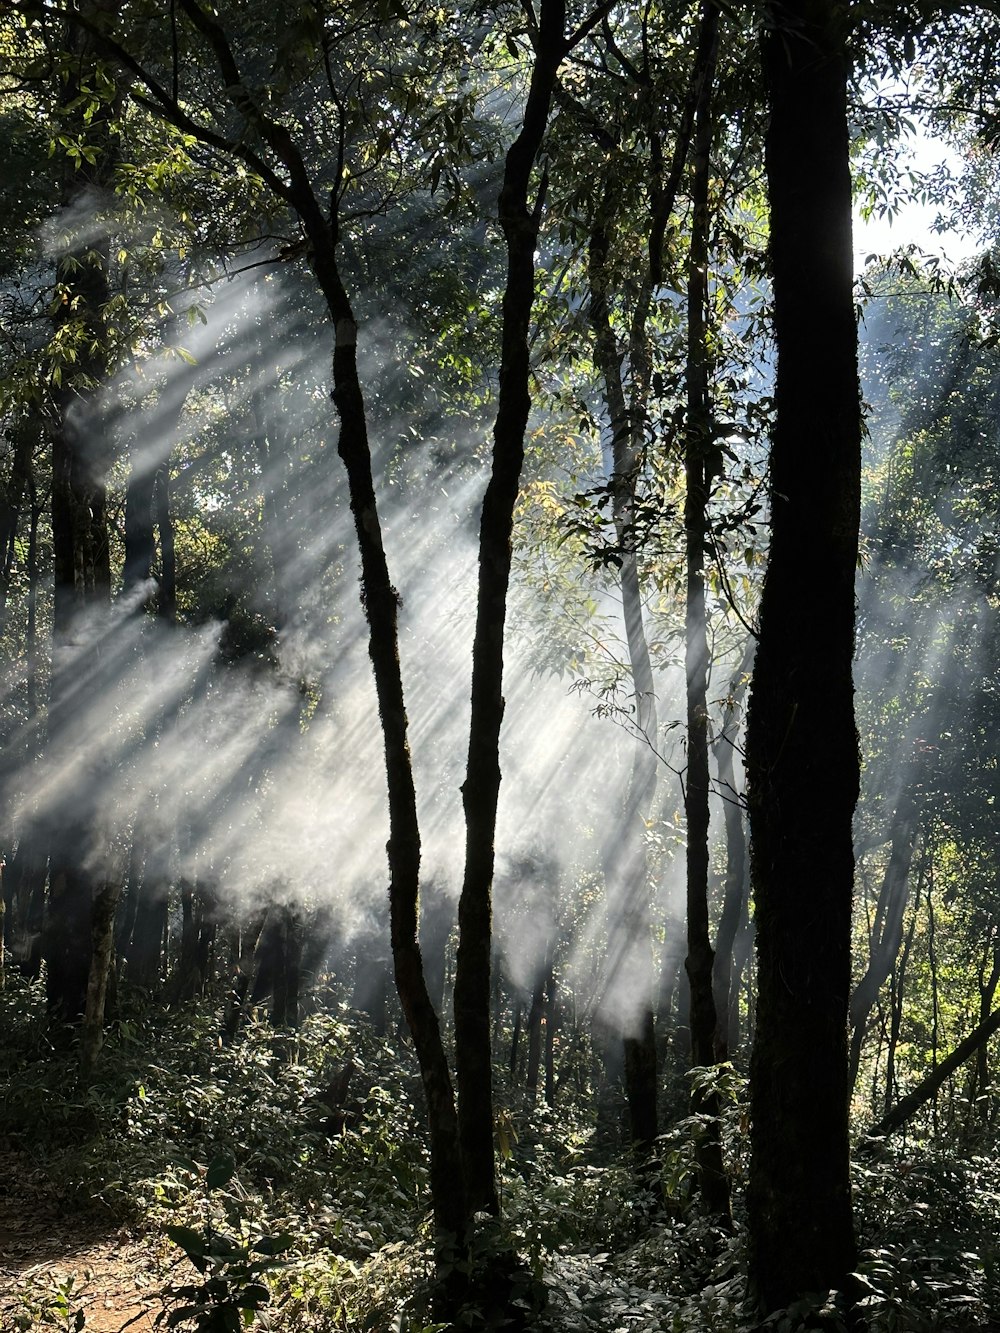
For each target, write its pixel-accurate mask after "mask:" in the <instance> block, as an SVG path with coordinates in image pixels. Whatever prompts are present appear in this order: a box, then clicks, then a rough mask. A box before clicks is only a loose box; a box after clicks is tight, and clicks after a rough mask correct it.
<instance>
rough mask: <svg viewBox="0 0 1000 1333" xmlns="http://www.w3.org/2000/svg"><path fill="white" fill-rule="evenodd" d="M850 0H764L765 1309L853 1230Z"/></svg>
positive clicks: (756, 874)
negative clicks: (768, 268)
mask: <svg viewBox="0 0 1000 1333" xmlns="http://www.w3.org/2000/svg"><path fill="white" fill-rule="evenodd" d="M845 22H846V12H845V11H844V7H843V6H840V5H838V4H836V3H834V0H789V2H788V3H783V4H777V3H775V4H770V5H768V7H767V22H766V25H765V37H764V43H765V51H764V57H765V64H766V69H767V74H768V81H769V93H770V106H771V120H770V127H769V130H768V135H767V145H766V166H767V179H768V192H769V198H770V205H771V265H772V274H773V288H774V328H775V335H776V342H777V349H778V362H777V378H776V384H775V407H776V422H775V427H774V435H773V441H772V447H771V548H770V560H769V564H768V570H767V575H766V578H765V581H764V588H763V593H762V597H761V607H760V638H759V642H758V645H757V657H756V664H755V668H754V679H753V687H752V694H751V700H750V708H749V717H748V729H747V788H748V798H749V809H750V827H751V840H752V841H751V854H752V866H753V884H754V902H755V909H756V912H755V915H756V928H757V960H758V963H757V982H758V990H757V1016H756V1033H755V1040H754V1047H753V1056H752V1061H751V1119H752V1130H751V1145H752V1152H751V1168H750V1181H749V1191H748V1209H749V1242H750V1278H751V1284H752V1289H753V1294H754V1298H755V1300H756V1302H757V1305H758V1307H759V1308H760V1310H761V1312H762V1313H767V1312H769V1311H771V1310H775V1309H778V1308H782V1307H785V1306H787V1305H789V1304H790V1303H792V1302H794V1301H796V1300H798V1299H799V1298H800V1297H802V1296H803V1295H804V1294H805V1293H806V1292H826V1291H828V1290H830V1288H843V1287H844V1286H845V1284H846V1283H847V1280H848V1274H849V1273H850V1272H851V1270H852V1269H853V1267H854V1262H855V1257H856V1248H855V1240H854V1227H853V1218H852V1209H851V1188H850V1172H849V1143H848V1099H849V1092H850V1087H849V1080H848V1052H847V1007H848V1000H849V996H850V980H851V958H850V940H851V902H852V894H853V879H854V857H853V847H852V828H851V824H852V816H853V812H854V806H855V802H856V800H857V794H858V781H859V759H858V740H857V732H856V729H855V722H854V707H853V682H852V678H851V665H852V658H853V652H854V607H855V594H854V579H855V572H856V569H857V560H858V527H859V511H860V477H861V415H860V405H859V393H858V378H857V332H856V327H855V315H854V300H853V255H852V244H851V213H852V202H851V178H850V169H849V136H848V129H847V73H848V65H847V55H846V41H845V38H846V34H845V31H844V27H843V24H844V23H845Z"/></svg>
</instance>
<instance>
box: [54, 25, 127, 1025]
mask: <svg viewBox="0 0 1000 1333" xmlns="http://www.w3.org/2000/svg"><path fill="white" fill-rule="evenodd" d="M102 8H104V9H110V10H112V11H113V10H114V9H116V8H117V5H115V4H110V5H103V6H102ZM66 42H67V46H68V48H69V49H70V50H71V51H72V52H73V53H74V56H75V57H77V59H78V61H79V65H80V67H81V72H74V73H72V74H70V76H69V78H68V82H67V84H66V88H65V105H66V106H67V107H68V108H71V109H72V108H73V104H74V102H75V99H76V98H77V97H78V96H79V95H80V93H81V79H82V77H83V74H84V73H85V71H86V69H87V66H88V64H89V62H90V61H91V60H93V59H94V56H95V43H94V41H93V39H92V38H90V37H89V36H85V35H83V34H82V33H81V32H80V31H79V30H78V29H77V28H75V27H72V26H71V27H70V28H69V29H68V31H67V34H66ZM71 114H76V113H75V112H73V111H72V110H71ZM116 114H117V107H116V106H115V105H113V104H109V103H101V104H100V106H99V107H98V108H97V109H96V110H94V112H93V115H92V117H91V119H90V121H89V122H84V121H83V119H82V113H81V114H80V122H79V128H80V131H81V133H83V134H85V135H86V136H87V138H88V140H89V141H90V142H92V143H93V142H97V143H99V145H100V153H99V155H98V157H97V161H96V165H92V164H90V163H88V162H86V161H83V162H80V161H78V162H76V163H75V164H70V163H69V162H67V163H66V165H65V167H64V177H63V189H62V207H63V211H64V214H65V216H66V217H67V219H68V222H67V225H68V227H69V228H70V229H71V230H72V228H74V227H75V226H76V225H78V223H77V221H76V220H75V219H76V218H77V216H78V215H83V214H84V213H85V214H87V215H89V214H90V213H92V212H93V210H94V207H95V203H96V202H97V201H99V200H100V199H101V198H102V197H103V196H104V195H105V194H106V193H107V186H108V182H109V181H110V177H111V171H112V169H113V166H114V158H113V152H112V140H111V137H110V134H109V125H110V122H111V120H112V118H113V117H114V116H115V115H116ZM108 252H109V241H108V239H107V237H103V238H98V239H96V240H95V239H94V238H93V237H87V238H86V240H85V241H84V242H81V243H71V246H70V250H69V252H68V253H67V254H66V255H65V256H64V257H63V258H62V259H61V260H60V261H59V264H58V267H57V275H56V293H57V302H56V306H55V308H56V314H55V324H56V329H57V331H58V332H59V333H60V334H63V335H64V336H65V338H66V339H67V341H68V343H69V344H70V345H74V344H76V346H77V347H78V351H77V354H76V356H75V359H74V360H73V361H72V362H70V361H67V363H66V364H64V365H59V366H57V367H56V371H57V373H58V376H59V380H58V382H59V384H60V387H59V390H58V393H57V394H56V409H57V421H56V425H55V426H54V428H53V430H52V548H53V564H54V589H53V594H54V602H53V653H52V680H51V694H50V702H49V717H48V734H49V744H50V746H51V747H53V749H54V751H55V753H56V754H57V755H58V754H60V752H62V753H64V754H65V756H66V759H67V761H68V760H69V757H70V754H71V753H72V751H73V749H74V748H75V743H74V740H73V725H74V722H75V721H76V718H77V715H78V712H79V710H80V706H81V705H80V700H79V697H78V693H77V692H78V690H79V688H80V681H81V679H82V678H85V677H86V675H87V674H88V672H93V671H94V670H95V668H96V666H97V647H96V645H95V644H93V643H89V642H88V640H87V638H86V637H85V636H81V640H80V643H79V644H78V643H77V636H78V634H79V633H80V629H81V621H82V618H83V617H85V616H86V615H87V613H88V612H89V611H91V610H92V609H93V608H95V607H102V606H104V605H106V604H107V603H108V602H109V601H110V597H111V565H110V555H109V545H108V523H107V499H106V477H107V473H108V469H109V467H110V464H111V461H112V448H111V445H110V440H111V438H112V431H111V428H110V424H109V422H108V421H107V420H105V419H104V409H103V406H102V402H101V396H100V389H101V388H102V386H104V385H105V384H106V382H107V380H108V373H109V360H108V358H109V349H108V330H107V327H106V325H105V320H104V307H105V305H106V304H107V302H108V299H109V296H110V291H109V287H108ZM91 688H96V685H92V687H91ZM76 772H77V773H78V774H79V776H78V778H77V780H76V781H75V782H74V783H70V784H69V785H68V790H67V791H66V794H65V796H64V797H63V799H62V801H61V803H60V806H59V808H58V809H56V810H53V811H52V812H51V813H50V816H49V830H48V834H49V839H50V853H49V854H50V867H51V868H50V880H49V907H48V921H47V926H46V932H45V937H46V960H47V965H48V966H47V972H46V978H47V986H46V991H47V1004H48V1010H49V1013H50V1014H51V1015H52V1016H53V1017H56V1018H59V1019H62V1020H70V1021H72V1020H75V1019H78V1018H80V1017H81V1016H82V1014H83V1012H84V1009H85V1007H86V1001H87V988H88V975H89V972H90V957H89V946H90V941H91V906H92V902H93V900H94V898H95V896H96V895H97V894H98V892H99V891H100V885H99V884H98V882H97V881H96V880H95V877H94V874H93V872H92V871H91V867H92V866H94V865H100V864H103V862H104V860H105V853H104V849H103V848H102V846H101V843H102V840H103V837H104V834H103V831H102V830H100V829H99V828H98V827H97V826H96V824H95V822H94V813H93V811H92V810H90V809H88V807H91V806H92V804H93V798H94V790H93V789H94V786H95V775H94V774H93V773H92V772H85V771H84V770H83V769H81V768H79V767H77V769H76Z"/></svg>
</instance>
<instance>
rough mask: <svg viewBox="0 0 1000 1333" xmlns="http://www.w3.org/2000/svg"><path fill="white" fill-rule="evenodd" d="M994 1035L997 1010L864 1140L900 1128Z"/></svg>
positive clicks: (998, 1026) (999, 1019)
mask: <svg viewBox="0 0 1000 1333" xmlns="http://www.w3.org/2000/svg"><path fill="white" fill-rule="evenodd" d="M996 1032H1000V1009H994V1011H993V1012H992V1013H991V1014H990V1015H988V1017H987V1018H985V1019H984V1020H983V1022H981V1023H980V1024H979V1025H978V1026H977V1027H975V1028H974V1029H973V1030H972V1032H970V1033H969V1035H968V1036H967V1037H966V1038H965V1040H964V1041H962V1042H960V1043H959V1044H958V1046H956V1047H955V1049H954V1050H953V1051H952V1053H951V1055H948V1056H946V1057H945V1058H944V1059H943V1060H942V1061H941V1062H940V1063H939V1064H938V1065H937V1066H936V1067H935V1068H934V1069H932V1070H931V1072H930V1073H929V1074H928V1075H927V1077H926V1078H924V1079H922V1080H921V1081H920V1082H919V1083H918V1084H917V1086H916V1087H915V1088H914V1089H913V1091H912V1092H911V1093H909V1094H908V1095H907V1096H906V1097H902V1098H900V1100H899V1101H898V1102H897V1103H896V1105H895V1106H894V1107H893V1108H892V1110H891V1111H889V1112H888V1114H886V1115H884V1116H883V1117H882V1119H881V1120H880V1121H879V1122H878V1123H877V1124H876V1125H873V1126H872V1127H871V1129H870V1130H869V1131H868V1134H867V1135H866V1137H867V1138H869V1139H882V1138H885V1137H887V1135H889V1134H893V1133H895V1131H896V1130H897V1129H902V1128H903V1126H904V1125H905V1124H906V1123H907V1122H908V1121H910V1120H912V1119H913V1117H914V1116H915V1115H916V1113H917V1112H918V1111H919V1110H920V1108H921V1107H922V1106H926V1105H927V1103H928V1102H929V1101H930V1100H931V1099H932V1098H933V1097H936V1096H937V1094H938V1092H939V1091H940V1090H941V1088H942V1087H943V1086H944V1084H945V1083H946V1082H947V1081H948V1079H949V1078H950V1077H951V1075H952V1074H953V1073H954V1072H955V1070H956V1069H961V1067H962V1065H964V1064H965V1062H966V1060H968V1059H969V1058H970V1057H971V1056H973V1055H975V1054H976V1052H977V1051H978V1050H979V1049H980V1048H981V1047H982V1046H983V1044H984V1043H985V1042H987V1041H989V1039H990V1038H991V1037H992V1036H993V1035H994V1034H995V1033H996Z"/></svg>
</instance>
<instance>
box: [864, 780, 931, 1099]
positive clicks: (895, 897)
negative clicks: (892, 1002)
mask: <svg viewBox="0 0 1000 1333" xmlns="http://www.w3.org/2000/svg"><path fill="white" fill-rule="evenodd" d="M918 822H919V813H918V811H917V806H916V802H915V801H914V799H913V787H912V784H907V786H906V788H905V789H904V790H903V792H902V794H901V795H900V798H899V801H898V802H897V804H896V811H895V815H894V817H893V823H892V851H891V853H890V856H889V864H888V865H887V866H886V868H885V874H884V876H883V878H882V888H881V891H880V892H879V901H878V907H877V908H876V912H875V920H874V922H873V923H872V931H871V942H870V945H869V957H868V966H867V968H866V969H865V973H864V976H863V977H862V978H861V980H860V981H859V982H858V984H857V985H856V986H855V988H854V993H853V994H852V996H851V1005H850V1011H849V1012H850V1022H851V1027H852V1033H851V1056H850V1061H851V1063H850V1079H851V1086H852V1087H853V1086H854V1083H855V1081H856V1079H857V1076H858V1065H859V1064H860V1062H861V1048H862V1046H863V1044H864V1040H865V1033H866V1031H867V1027H868V1016H869V1014H870V1013H871V1011H872V1009H873V1008H874V1006H875V1001H876V1000H877V998H878V993H879V991H880V990H881V988H882V986H883V985H884V984H885V982H886V981H887V980H888V978H889V976H890V974H891V972H892V969H893V967H894V966H895V963H896V957H897V955H898V953H899V949H900V945H901V944H902V942H903V917H904V915H905V913H906V902H907V889H908V885H909V877H910V866H911V864H912V862H913V849H914V847H915V846H916V841H917V826H918Z"/></svg>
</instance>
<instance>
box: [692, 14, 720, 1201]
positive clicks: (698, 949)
mask: <svg viewBox="0 0 1000 1333" xmlns="http://www.w3.org/2000/svg"><path fill="white" fill-rule="evenodd" d="M718 22H719V14H718V9H717V8H716V6H715V4H714V3H713V0H705V3H704V4H703V5H702V34H703V37H702V39H703V41H706V42H707V46H708V57H707V59H706V62H705V66H704V71H703V78H702V82H701V86H700V88H699V90H698V100H697V105H696V109H695V139H694V182H693V189H692V222H691V250H690V255H689V258H688V299H687V324H688V327H687V423H686V430H685V440H684V480H685V490H684V537H685V556H686V560H685V563H686V597H685V655H684V656H685V676H686V683H687V691H686V694H687V765H686V774H685V776H686V781H685V786H684V810H685V814H686V816H687V958H686V960H685V964H684V966H685V970H686V972H687V976H688V982H689V983H690V987H691V1061H692V1064H693V1065H694V1066H695V1067H698V1066H705V1065H711V1064H714V1063H715V1034H716V1012H715V994H714V991H713V988H712V973H713V968H714V964H715V954H714V951H713V949H712V943H711V939H710V936H709V921H708V872H709V855H710V851H709V821H710V808H709V796H710V787H711V782H710V778H709V770H708V666H709V661H708V610H707V606H706V603H705V550H706V546H707V534H708V499H709V493H710V490H711V485H712V480H713V469H712V460H713V458H715V457H716V456H717V451H716V450H715V448H714V447H713V446H714V444H715V441H714V438H713V433H712V407H711V401H710V390H709V371H710V364H709V351H708V337H709V329H708V322H707V315H708V299H709V292H708V266H709V260H710V253H709V225H710V220H711V213H710V209H709V199H708V188H709V173H710V170H711V150H712V141H713V138H714V132H715V125H714V123H713V117H712V102H713V84H714V80H715V62H716V53H717V50H718ZM691 1109H692V1111H693V1113H694V1114H695V1115H703V1116H705V1117H706V1121H705V1128H704V1130H703V1132H702V1133H701V1135H699V1138H698V1143H697V1150H696V1151H697V1160H698V1188H699V1190H700V1193H701V1197H702V1202H703V1204H704V1205H705V1208H706V1209H707V1211H708V1212H709V1214H710V1215H711V1216H712V1217H714V1218H717V1219H719V1220H720V1221H721V1222H723V1223H724V1224H725V1225H727V1226H728V1225H730V1224H731V1217H730V1208H729V1181H728V1178H727V1176H726V1171H725V1166H724V1164H723V1161H722V1139H721V1130H720V1124H719V1110H720V1107H719V1099H718V1096H717V1095H716V1094H715V1093H712V1092H705V1091H703V1090H702V1088H701V1087H700V1086H696V1087H695V1088H694V1090H693V1091H692V1096H691Z"/></svg>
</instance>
